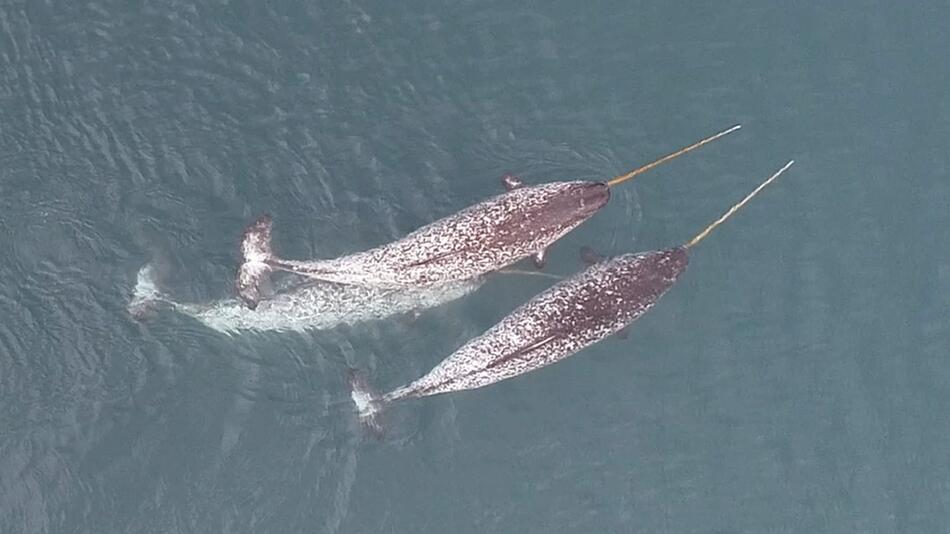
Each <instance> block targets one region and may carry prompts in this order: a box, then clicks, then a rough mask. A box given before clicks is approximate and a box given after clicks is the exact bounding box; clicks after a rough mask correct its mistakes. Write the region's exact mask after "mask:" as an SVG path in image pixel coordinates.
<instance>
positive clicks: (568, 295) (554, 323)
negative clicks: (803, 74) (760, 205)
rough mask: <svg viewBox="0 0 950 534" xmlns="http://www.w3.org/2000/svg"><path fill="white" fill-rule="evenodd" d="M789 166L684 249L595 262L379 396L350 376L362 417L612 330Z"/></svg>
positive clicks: (513, 370)
mask: <svg viewBox="0 0 950 534" xmlns="http://www.w3.org/2000/svg"><path fill="white" fill-rule="evenodd" d="M792 163H793V161H789V162H788V163H787V164H786V165H785V166H784V167H782V168H781V169H779V170H778V171H777V172H775V174H773V175H772V176H771V177H769V178H768V179H767V180H765V181H764V182H763V183H762V184H760V185H759V186H758V187H756V188H755V189H754V190H753V191H752V192H751V193H749V194H748V195H747V196H746V197H745V198H743V199H742V200H741V201H740V202H738V203H737V204H735V205H734V206H733V207H732V208H730V209H729V210H728V211H727V212H726V213H725V214H723V215H722V216H721V217H719V218H718V219H716V220H715V221H714V222H713V223H712V224H710V225H709V226H707V227H706V228H705V229H704V230H703V231H702V232H700V233H699V234H697V235H696V236H695V237H693V238H692V239H690V240H689V241H687V242H686V243H685V244H683V245H679V246H676V247H672V248H668V249H664V250H654V251H650V252H640V253H632V254H624V255H622V256H617V257H614V258H612V259H609V260H605V261H602V262H600V263H596V264H594V265H593V266H591V267H589V268H588V269H586V270H584V271H582V272H580V273H578V274H577V275H574V276H572V277H570V278H568V279H565V280H564V281H562V282H560V283H557V284H555V285H553V286H551V287H550V288H549V289H547V290H546V291H544V292H542V293H540V294H538V295H537V296H535V297H534V298H532V299H531V300H529V301H527V302H526V303H524V304H523V305H521V306H520V307H518V308H517V309H515V310H514V311H512V312H511V313H510V314H509V315H508V316H506V317H505V318H504V319H502V320H501V321H500V322H499V323H498V324H496V325H495V326H493V327H491V328H490V329H488V330H487V331H486V332H485V333H484V334H482V335H480V336H478V337H476V338H473V339H472V340H470V341H469V342H467V343H465V344H464V345H463V346H462V347H461V348H459V349H458V350H456V351H455V352H454V353H452V354H451V355H450V356H449V357H447V358H446V359H445V360H443V361H442V362H441V363H440V364H438V365H437V366H436V367H435V368H433V369H432V370H431V371H429V372H428V373H426V375H425V376H423V377H421V378H419V379H418V380H416V381H414V382H411V383H409V384H407V385H405V386H402V387H400V388H397V389H395V390H393V391H391V392H389V393H386V394H385V395H382V396H376V395H374V394H372V393H371V392H370V391H369V389H368V388H367V386H366V382H365V380H364V379H362V378H361V377H360V376H359V375H357V374H352V375H351V378H350V382H351V386H352V388H353V389H352V399H353V402H354V403H355V404H356V406H357V410H358V412H359V416H360V419H361V420H362V421H363V422H365V423H368V424H370V425H373V426H375V421H374V416H375V414H376V413H377V412H379V411H380V410H382V409H383V408H385V407H386V406H388V405H390V404H391V403H393V402H397V401H400V400H405V399H412V398H419V397H427V396H430V395H437V394H440V393H449V392H453V391H462V390H467V389H475V388H480V387H484V386H487V385H489V384H494V383H495V382H498V381H501V380H505V379H506V378H512V377H515V376H518V375H522V374H524V373H527V372H529V371H533V370H535V369H539V368H541V367H544V366H547V365H550V364H552V363H555V362H558V361H560V360H563V359H564V358H567V357H568V356H571V355H572V354H575V353H577V352H578V351H580V350H581V349H584V348H585V347H588V346H590V345H592V344H594V343H597V342H598V341H600V340H602V339H604V338H605V337H607V336H610V335H611V334H614V333H617V332H618V331H620V330H621V329H623V328H624V327H626V326H627V325H629V324H630V323H632V322H633V321H635V320H636V319H638V318H639V317H640V316H641V315H643V314H644V313H646V312H647V311H648V310H649V309H650V308H652V307H653V305H654V304H656V302H657V300H659V299H660V297H662V296H663V294H665V293H666V292H667V291H668V290H669V289H670V287H672V286H673V284H674V282H676V280H677V278H679V276H680V275H681V274H682V273H683V271H684V270H685V269H686V265H687V263H688V260H689V251H690V250H691V249H692V248H693V247H695V246H696V245H698V244H699V243H700V242H701V241H702V240H703V239H705V238H706V236H708V235H709V233H710V232H712V231H713V230H714V229H715V228H716V227H717V226H719V225H720V224H722V223H723V222H725V221H726V220H727V219H728V218H729V217H731V216H732V215H733V214H735V213H736V212H737V211H738V210H739V209H741V208H742V207H743V206H744V205H745V204H746V203H747V202H749V201H750V200H751V199H752V198H753V197H754V196H755V195H757V194H758V193H759V191H761V190H762V189H763V188H764V187H765V186H767V185H768V184H770V183H772V181H774V180H775V179H776V178H778V177H779V176H780V175H781V174H782V173H783V172H785V171H786V170H787V169H788V168H789V167H790V166H791V165H792Z"/></svg>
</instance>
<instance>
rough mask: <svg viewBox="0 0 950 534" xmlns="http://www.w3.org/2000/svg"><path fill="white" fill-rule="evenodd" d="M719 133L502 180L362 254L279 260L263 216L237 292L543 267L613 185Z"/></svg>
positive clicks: (412, 281) (411, 283) (413, 283)
mask: <svg viewBox="0 0 950 534" xmlns="http://www.w3.org/2000/svg"><path fill="white" fill-rule="evenodd" d="M740 127H741V126H739V125H736V126H733V127H732V128H729V129H727V130H724V131H722V132H719V133H718V134H716V135H713V136H711V137H707V138H706V139H703V140H701V141H698V142H696V143H693V144H692V145H690V146H687V147H685V148H683V149H680V150H678V151H676V152H674V153H672V154H669V155H667V156H665V157H663V158H660V159H658V160H656V161H654V162H653V163H650V164H648V165H644V166H643V167H640V168H638V169H636V170H634V171H631V172H629V173H627V174H624V175H621V176H617V177H615V178H613V179H611V180H609V181H606V182H597V181H586V180H576V181H569V182H552V183H546V184H539V185H531V186H527V185H524V184H522V183H521V181H520V180H519V179H517V178H515V177H514V176H511V175H506V176H505V177H504V178H503V180H502V181H503V182H504V184H505V188H506V189H507V191H506V192H505V193H502V194H500V195H497V196H495V197H492V198H490V199H487V200H484V201H482V202H479V203H477V204H474V205H472V206H469V207H468V208H465V209H463V210H461V211H459V212H457V213H455V214H453V215H450V216H448V217H445V218H443V219H440V220H438V221H435V222H432V223H430V224H427V225H425V226H423V227H421V228H419V229H418V230H415V231H414V232H412V233H410V234H408V235H407V236H405V237H403V238H401V239H398V240H396V241H393V242H391V243H388V244H386V245H382V246H379V247H376V248H373V249H370V250H366V251H364V252H357V253H354V254H350V255H347V256H342V257H339V258H334V259H326V260H309V261H297V260H287V259H281V258H279V257H277V256H275V255H274V253H273V251H272V249H271V231H272V228H273V223H272V221H271V219H270V217H268V216H266V215H265V216H263V217H261V218H259V219H258V220H256V221H254V222H253V223H252V224H250V225H249V226H248V227H247V228H246V229H245V231H244V238H243V241H242V244H241V267H240V268H239V270H238V275H237V280H236V284H235V285H236V288H237V293H238V296H239V297H240V298H241V300H242V301H243V302H244V303H245V304H246V305H247V306H248V307H249V308H254V307H256V306H257V304H258V303H259V302H260V301H261V300H262V299H263V298H264V294H263V290H262V287H263V285H264V283H265V281H266V280H267V279H268V278H269V275H270V273H272V272H273V271H274V270H281V271H288V272H292V273H296V274H299V275H303V276H306V277H309V278H313V279H317V280H321V281H324V282H333V283H338V284H347V285H360V286H372V287H383V288H406V287H426V286H435V285H440V284H445V283H450V282H459V281H463V280H470V279H473V278H476V277H478V276H481V275H483V274H487V273H490V272H492V271H496V270H498V269H501V268H503V267H506V266H508V265H511V264H513V263H515V262H517V261H519V260H521V259H523V258H526V257H529V256H531V257H533V258H534V261H535V264H536V265H538V266H539V267H540V266H542V265H543V263H544V256H545V252H546V251H547V248H548V247H549V246H551V245H552V244H553V243H554V242H555V241H557V240H558V239H560V238H561V237H563V236H564V235H565V234H567V233H568V232H570V231H571V230H573V229H574V228H577V227H578V226H579V225H580V224H581V223H583V222H584V221H586V220H587V219H588V218H590V217H591V216H592V215H593V214H594V213H596V212H597V211H598V210H600V208H602V207H603V206H604V205H605V204H607V201H608V200H609V199H610V188H611V187H613V186H615V185H618V184H620V183H622V182H625V181H627V180H629V179H631V178H633V177H634V176H637V175H638V174H641V173H643V172H645V171H647V170H650V169H652V168H654V167H656V166H658V165H660V164H662V163H665V162H667V161H669V160H671V159H674V158H676V157H678V156H680V155H682V154H685V153H687V152H690V151H692V150H694V149H696V148H699V147H700V146H703V145H705V144H706V143H709V142H711V141H714V140H716V139H719V138H720V137H722V136H724V135H726V134H729V133H731V132H734V131H736V130H738V129H739V128H740Z"/></svg>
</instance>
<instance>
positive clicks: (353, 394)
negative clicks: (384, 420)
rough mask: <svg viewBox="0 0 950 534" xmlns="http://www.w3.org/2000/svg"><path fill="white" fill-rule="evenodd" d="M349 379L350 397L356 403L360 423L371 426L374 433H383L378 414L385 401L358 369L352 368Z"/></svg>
mask: <svg viewBox="0 0 950 534" xmlns="http://www.w3.org/2000/svg"><path fill="white" fill-rule="evenodd" d="M347 379H348V381H349V383H350V398H352V399H353V404H355V405H356V413H357V416H358V417H359V420H360V423H361V424H363V425H364V426H366V427H367V428H369V429H370V430H371V431H372V432H373V433H375V434H377V435H379V434H381V433H382V426H381V425H380V423H379V420H378V415H379V413H380V411H382V409H383V407H384V406H385V401H383V400H382V399H380V398H379V395H377V394H376V392H375V391H373V389H372V388H371V387H370V385H369V383H368V382H367V381H366V377H365V376H363V374H362V373H360V372H359V371H357V370H356V369H350V370H349V373H348V376H347Z"/></svg>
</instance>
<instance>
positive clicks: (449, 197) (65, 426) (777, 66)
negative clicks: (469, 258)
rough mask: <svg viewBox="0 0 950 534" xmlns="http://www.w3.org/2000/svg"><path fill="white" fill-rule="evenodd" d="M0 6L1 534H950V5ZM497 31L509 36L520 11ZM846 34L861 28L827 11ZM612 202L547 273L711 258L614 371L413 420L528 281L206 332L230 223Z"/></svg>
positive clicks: (398, 227)
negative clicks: (753, 191) (144, 313)
mask: <svg viewBox="0 0 950 534" xmlns="http://www.w3.org/2000/svg"><path fill="white" fill-rule="evenodd" d="M405 4H406V5H403V3H397V2H364V1H350V2H293V3H291V2H259V1H252V0H247V1H231V2H229V1H209V2H194V3H192V2H184V1H180V0H172V1H163V2H100V1H94V2H53V1H39V0H38V1H27V2H16V1H10V0H3V1H2V2H0V225H2V226H0V250H2V251H3V254H2V255H0V531H2V532H4V533H6V532H10V533H14V532H30V533H33V532H37V533H39V532H55V533H59V532H95V533H100V532H282V533H285V532H333V533H344V532H346V533H349V532H414V533H415V532H459V533H461V532H478V533H483V532H505V533H507V532H545V533H547V532H670V533H693V532H696V533H699V532H703V533H705V532H709V533H761V532H809V533H813V532H906V533H916V532H921V533H930V532H943V531H946V529H947V528H948V527H947V525H948V524H950V454H948V452H947V451H948V442H950V417H948V416H947V413H948V408H950V361H948V354H950V314H948V302H950V251H948V248H950V246H948V245H950V239H948V237H947V233H948V229H950V157H948V147H950V96H948V95H950V62H948V61H947V59H946V53H947V52H946V51H947V50H950V33H948V32H947V31H946V21H947V20H950V8H948V6H947V4H946V3H945V2H913V3H899V2H868V3H860V4H859V3H853V2H852V3H844V2H837V3H818V2H813V3H808V2H752V1H735V2H711V3H706V4H701V3H686V2H682V3H678V2H655V3H647V2H600V3H594V4H591V5H582V3H580V2H557V3H549V2H534V3H511V2H452V3H446V4H447V5H443V3H439V2H409V3H405ZM516 4H517V6H518V7H516ZM846 4H850V5H846ZM736 122H741V123H742V124H744V129H743V130H742V131H741V132H738V133H736V134H733V135H732V136H730V137H728V138H726V139H723V140H722V141H719V142H718V143H717V144H715V145H712V146H710V147H707V148H704V149H702V151H700V152H698V153H695V154H691V155H689V156H687V157H685V158H683V159H681V160H678V161H676V162H674V163H671V164H669V165H667V166H664V167H662V168H660V169H658V170H656V171H653V172H652V173H650V174H647V175H644V176H642V177H641V178H639V179H638V180H637V181H636V182H635V183H634V184H631V185H627V186H623V188H621V189H618V190H617V191H615V194H614V197H613V199H612V200H611V203H610V205H609V206H608V207H607V208H606V209H605V210H604V211H602V212H601V213H600V214H598V215H597V216H596V217H595V218H593V219H592V220H591V221H589V222H588V223H586V224H585V225H584V226H582V227H581V228H580V229H578V230H577V231H575V232H574V233H572V234H571V235H569V236H568V237H567V238H566V239H564V240H563V241H562V242H561V243H560V244H559V245H557V246H556V247H555V249H554V250H553V251H552V254H551V258H550V261H549V267H548V269H549V270H550V271H552V272H556V273H561V274H569V273H571V272H574V271H576V270H577V269H579V268H580V265H579V263H578V261H577V249H578V247H580V246H582V245H590V246H593V247H595V248H597V249H598V250H600V251H602V252H605V253H620V252H627V251H632V250H645V249H651V248H657V247H662V246H667V245H670V244H674V243H677V242H681V241H683V240H684V239H686V238H688V237H689V236H691V235H693V234H694V233H695V232H696V231H697V230H699V229H700V228H701V227H702V226H703V225H705V224H706V223H707V222H709V221H710V220H711V219H712V218H713V217H715V216H717V215H718V214H719V213H720V212H721V211H722V210H723V209H725V208H726V207H727V206H728V205H729V204H731V203H732V202H733V201H735V200H736V199H738V198H739V197H741V195H743V194H744V193H745V192H747V191H748V190H749V189H750V188H751V187H752V186H754V185H755V184H756V183H757V182H758V181H760V180H761V179H763V178H765V177H766V176H767V175H768V174H769V173H770V172H771V171H773V170H774V169H775V168H777V167H778V166H779V165H781V164H782V163H784V162H785V161H786V160H788V159H790V158H795V159H796V160H797V161H798V163H797V165H796V166H795V167H793V168H792V169H791V170H790V171H789V173H788V174H786V175H785V176H783V177H782V179H781V180H780V181H779V182H777V183H776V184H775V185H774V186H773V187H771V188H770V189H768V190H766V191H765V192H764V193H763V195H761V196H760V197H759V198H757V199H756V201H755V202H754V203H753V204H751V205H750V206H749V207H748V208H747V209H746V210H745V211H744V212H743V213H742V214H741V215H740V216H739V217H737V218H736V219H734V220H732V221H730V222H729V223H728V224H727V225H726V226H724V227H722V228H721V229H720V230H719V231H718V232H717V233H716V234H714V235H713V236H712V237H711V238H710V239H708V240H707V241H705V242H704V243H703V245H702V246H701V247H699V248H698V249H697V250H696V252H695V254H694V255H693V260H692V263H691V265H690V269H689V270H688V271H687V273H686V275H685V276H684V277H683V278H682V279H681V281H680V282H679V283H678V285H677V286H676V287H674V288H673V290H672V291H671V292H670V293H669V294H668V295H667V296H666V297H664V299H663V300H662V301H661V302H660V304H659V305H658V306H657V308H655V309H654V310H653V311H652V312H650V313H649V314H648V315H647V316H645V317H644V318H643V319H642V320H640V321H639V322H638V323H636V324H635V326H634V328H633V329H632V331H631V333H630V335H629V337H628V339H626V340H621V339H610V340H608V341H606V342H604V343H602V344H600V345H597V346H595V347H593V348H591V349H589V350H587V351H585V352H584V353H582V354H580V355H578V356H576V357H574V358H571V359H569V360H567V361H565V362H563V363H561V364H558V365H556V366H553V367H550V368H547V369H544V370H541V371H539V372H536V373H533V374H529V375H526V376H524V377H520V378H517V379H514V380H510V381H508V382H504V383H501V384H498V385H496V386H493V387H490V388H487V389H483V390H479V391H473V392H469V393H464V394H459V395H455V396H444V397H437V398H432V399H427V400H424V401H418V402H411V403H406V404H405V405H402V406H400V407H399V408H397V409H395V410H393V411H392V413H390V414H389V415H390V417H389V421H388V422H389V431H388V434H387V436H386V437H385V438H384V439H383V440H374V439H372V438H370V437H368V436H366V435H365V434H364V433H362V432H361V431H360V429H359V428H358V427H357V424H356V421H355V418H354V416H353V413H352V405H351V404H350V402H349V397H348V394H349V392H348V390H347V386H346V384H345V381H344V379H343V372H344V370H345V368H346V367H347V366H349V365H355V366H358V367H361V368H364V369H367V370H368V371H369V375H370V380H371V381H372V382H374V383H376V384H379V385H380V387H384V388H389V387H394V386H397V385H399V384H402V383H403V382H405V381H408V380H410V379H413V378H415V377H417V376H419V375H420V374H421V373H423V372H425V371H426V370H428V369H429V368H430V367H431V366H433V365H434V364H436V363H437V362H439V361H440V360H441V359H442V358H443V357H444V356H445V355H447V354H448V353H449V352H451V351H452V350H454V349H455V348H456V347H457V346H459V345H460V344H461V343H463V342H464V341H465V340H467V339H469V338H470V337H472V336H473V335H476V334H478V333H480V332H481V331H483V330H484V329H486V328H487V327H489V326H490V325H492V324H493V323H494V322H495V321H497V320H498V319H499V318H501V317H502V316H503V314H505V313H506V312H508V311H509V310H511V309H512V308H513V307H515V306H516V305H517V304H519V303H520V302H523V301H524V300H526V299H527V298H529V297H530V296H532V295H533V294H535V293H537V292H538V291H540V290H542V289H543V288H544V287H546V285H547V284H548V281H546V280H544V279H535V278H531V279H519V278H513V277H497V278H494V279H492V280H490V281H489V282H488V284H487V285H486V286H485V287H483V288H481V289H480V290H478V291H477V292H476V293H474V294H473V295H470V296H468V297H465V298H463V299H460V300H457V301H455V302H453V303H450V304H448V305H446V306H444V307H441V308H439V309H437V310H432V311H429V312H427V313H424V314H422V316H420V317H419V318H418V319H416V320H414V321H412V320H406V319H404V318H401V317H396V318H392V319H390V320H384V321H379V322H373V323H367V324H362V325H355V326H346V327H340V328H335V329H330V330H320V331H311V332H307V333H304V334H298V333H258V334H249V335H242V336H235V337H229V336H226V335H224V334H221V333H218V332H216V331H214V330H211V329H209V328H207V327H205V326H203V325H201V324H199V323H198V322H196V321H194V320H191V319H189V318H187V317H184V316H181V315H176V314H174V313H171V312H163V313H160V314H158V315H157V316H154V317H152V318H151V319H149V320H147V321H145V322H141V323H140V322H136V321H134V320H133V319H132V318H130V317H129V315H128V313H127V310H126V305H127V304H128V301H129V298H130V295H131V292H132V288H133V286H134V284H135V276H136V272H137V271H138V269H139V267H141V266H142V265H143V264H144V263H146V262H148V261H152V262H154V263H155V264H156V265H158V266H159V271H160V272H161V278H162V283H163V284H164V288H165V289H166V290H168V291H169V292H171V293H173V294H175V295H176V296H179V297H181V298H183V299H188V300H192V301H202V300H211V299H214V298H220V297H224V296H227V295H229V294H230V291H231V281H232V276H233V273H234V269H235V265H236V261H237V240H238V238H239V235H240V231H241V227H242V226H243V225H244V224H245V223H247V222H248V221H249V220H251V218H252V217H254V216H255V215H257V214H259V213H261V212H269V213H271V214H273V215H274V217H275V220H276V224H277V226H276V234H277V235H276V239H277V243H276V246H277V247H278V248H279V250H281V251H282V252H284V253H285V254H286V255H288V256H291V257H330V256H335V255H339V254H342V253H346V252H352V251H355V250H359V249H363V248H367V247H369V246H373V245H377V244H380V243H383V242H386V241H388V240H391V239H393V238H396V237H399V236H402V235H404V234H405V233H407V232H408V231H410V230H412V229H414V228H416V227H418V226H419V225H421V224H424V223H426V222H429V221H431V220H434V219H435V218H438V217H440V216H443V215H446V214H448V213H451V212H453V211H455V210H457V209H459V208H462V207H464V206H466V205H468V204H471V203H473V202H475V201H477V200H480V199H483V198H485V197H487V196H489V195H492V194H494V193H497V192H498V191H500V184H499V182H498V177H499V176H500V175H501V174H503V173H505V172H514V173H517V174H520V175H521V176H522V177H523V178H524V179H525V180H526V181H530V182H539V181H548V180H558V179H568V178H598V179H600V178H606V177H610V176H613V175H615V174H618V173H620V172H622V171H624V170H626V169H628V168H631V167H634V166H636V165H638V164H642V163H645V162H647V161H649V160H650V159H652V158H654V157H657V156H659V155H662V154H663V153H665V152H667V151H669V150H672V149H674V148H676V147H678V146H680V145H683V144H686V143H688V142H691V141H693V140H695V139H697V138H699V137H701V136H703V135H706V134H709V133H712V132H714V131H716V130H718V129H721V128H724V127H727V126H729V125H731V124H733V123H736Z"/></svg>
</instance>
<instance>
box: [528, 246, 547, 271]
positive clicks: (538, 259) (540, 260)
mask: <svg viewBox="0 0 950 534" xmlns="http://www.w3.org/2000/svg"><path fill="white" fill-rule="evenodd" d="M547 253H548V250H547V249H542V250H541V251H540V252H538V253H536V254H535V255H534V256H531V261H533V262H534V266H535V267H537V268H538V269H544V265H545V264H546V263H547V261H548V259H547Z"/></svg>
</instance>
